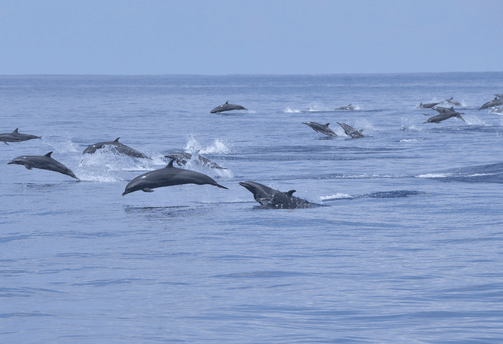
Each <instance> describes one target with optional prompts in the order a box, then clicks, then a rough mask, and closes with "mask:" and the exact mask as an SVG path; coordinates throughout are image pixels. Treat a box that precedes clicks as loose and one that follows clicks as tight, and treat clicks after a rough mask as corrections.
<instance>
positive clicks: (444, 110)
mask: <svg viewBox="0 0 503 344" xmlns="http://www.w3.org/2000/svg"><path fill="white" fill-rule="evenodd" d="M432 109H433V110H435V111H436V112H438V113H452V112H456V111H454V106H451V107H450V108H446V107H442V106H435V107H434V108H432Z"/></svg>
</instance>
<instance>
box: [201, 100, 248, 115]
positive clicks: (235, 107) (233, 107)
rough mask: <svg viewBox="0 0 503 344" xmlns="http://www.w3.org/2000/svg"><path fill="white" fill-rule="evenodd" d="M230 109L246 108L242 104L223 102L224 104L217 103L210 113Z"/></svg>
mask: <svg viewBox="0 0 503 344" xmlns="http://www.w3.org/2000/svg"><path fill="white" fill-rule="evenodd" d="M231 110H246V109H245V108H244V107H243V106H241V105H236V104H229V102H228V101H227V102H225V104H222V105H219V106H217V107H216V108H214V109H213V110H211V111H210V113H220V112H224V111H231Z"/></svg>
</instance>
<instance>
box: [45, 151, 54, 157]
mask: <svg viewBox="0 0 503 344" xmlns="http://www.w3.org/2000/svg"><path fill="white" fill-rule="evenodd" d="M51 154H52V152H49V153H47V154H46V155H44V156H46V157H48V158H50V157H51Z"/></svg>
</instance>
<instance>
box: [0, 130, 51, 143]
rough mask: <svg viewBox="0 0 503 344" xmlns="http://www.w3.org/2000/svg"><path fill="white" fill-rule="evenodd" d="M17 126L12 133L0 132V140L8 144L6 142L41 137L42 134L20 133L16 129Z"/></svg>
mask: <svg viewBox="0 0 503 344" xmlns="http://www.w3.org/2000/svg"><path fill="white" fill-rule="evenodd" d="M18 129H19V128H16V130H14V131H13V132H12V133H4V134H0V141H2V142H3V143H5V144H6V145H9V144H8V143H7V142H23V141H28V140H33V139H41V138H42V136H35V135H30V134H21V133H19V131H18Z"/></svg>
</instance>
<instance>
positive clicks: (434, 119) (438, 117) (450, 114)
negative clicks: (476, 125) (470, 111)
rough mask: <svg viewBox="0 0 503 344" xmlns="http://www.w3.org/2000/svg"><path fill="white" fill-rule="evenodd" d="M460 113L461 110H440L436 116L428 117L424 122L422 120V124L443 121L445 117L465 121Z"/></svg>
mask: <svg viewBox="0 0 503 344" xmlns="http://www.w3.org/2000/svg"><path fill="white" fill-rule="evenodd" d="M461 115H463V113H462V112H456V111H454V110H452V111H446V112H441V113H440V114H438V115H436V116H433V117H430V118H428V120H427V121H426V122H423V124H424V123H440V122H442V121H445V120H446V119H449V118H452V117H456V118H459V119H460V120H462V121H463V122H465V120H464V119H463V117H461Z"/></svg>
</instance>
